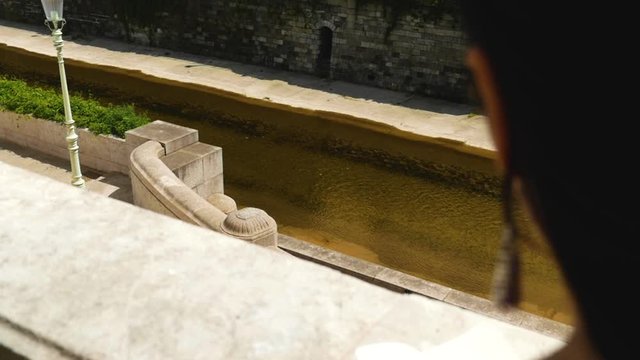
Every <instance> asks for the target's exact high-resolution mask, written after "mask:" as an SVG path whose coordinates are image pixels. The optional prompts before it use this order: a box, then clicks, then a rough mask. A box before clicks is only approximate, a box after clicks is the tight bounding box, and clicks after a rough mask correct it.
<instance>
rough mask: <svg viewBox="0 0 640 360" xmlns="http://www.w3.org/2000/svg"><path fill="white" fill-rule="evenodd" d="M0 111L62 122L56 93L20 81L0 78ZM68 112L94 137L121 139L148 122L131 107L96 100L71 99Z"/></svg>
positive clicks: (80, 97) (60, 101)
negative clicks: (128, 131) (126, 133)
mask: <svg viewBox="0 0 640 360" xmlns="http://www.w3.org/2000/svg"><path fill="white" fill-rule="evenodd" d="M0 109H2V110H8V111H13V112H16V113H19V114H24V115H30V116H33V117H36V118H41V119H46V120H53V121H57V122H64V107H63V105H62V95H61V94H60V92H59V91H56V90H53V89H49V88H43V87H37V86H32V85H29V84H27V83H26V82H24V81H22V80H16V79H11V78H8V77H5V76H2V75H0ZM71 112H72V114H73V119H74V120H75V122H76V126H77V127H79V128H87V129H89V131H91V132H93V133H95V134H111V135H115V136H118V137H124V133H125V132H126V131H127V130H130V129H134V128H137V127H139V126H142V125H144V124H147V123H149V122H150V119H149V117H147V116H146V115H143V114H138V113H136V111H135V108H134V106H133V105H111V104H109V105H106V106H105V105H102V104H100V103H99V102H98V101H97V100H95V99H92V98H86V97H83V96H78V95H74V96H71Z"/></svg>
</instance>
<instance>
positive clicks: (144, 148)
mask: <svg viewBox="0 0 640 360" xmlns="http://www.w3.org/2000/svg"><path fill="white" fill-rule="evenodd" d="M162 155H164V149H163V147H162V145H161V144H160V143H158V142H156V141H147V142H146V143H144V144H142V145H140V146H138V147H136V148H135V149H133V151H132V152H131V156H130V170H131V183H132V188H133V196H134V199H135V203H136V205H138V206H142V207H144V208H147V209H150V210H154V211H156V212H160V213H164V214H165V215H169V216H174V217H177V218H179V219H181V220H184V221H187V222H189V223H192V224H195V225H198V226H202V227H206V228H209V229H213V230H216V231H221V229H222V222H223V221H224V219H225V218H226V217H227V215H226V214H225V213H224V212H222V211H221V210H220V209H218V208H216V207H215V206H213V205H212V204H210V203H209V202H207V201H206V200H205V199H203V198H202V197H200V195H198V194H197V193H195V192H194V191H193V190H191V189H190V188H189V187H188V186H186V185H185V184H184V183H183V182H182V181H181V180H180V179H178V178H177V177H176V176H175V174H174V173H173V172H171V170H169V168H167V166H166V165H165V164H164V163H163V162H162V161H161V160H160V156H162Z"/></svg>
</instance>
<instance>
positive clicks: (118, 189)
mask: <svg viewBox="0 0 640 360" xmlns="http://www.w3.org/2000/svg"><path fill="white" fill-rule="evenodd" d="M80 156H82V155H80ZM0 162H3V163H6V164H9V165H13V166H15V167H19V168H22V169H25V170H29V171H31V172H34V173H38V174H40V175H44V176H46V177H49V178H51V179H54V180H56V181H59V182H62V183H65V184H69V186H71V184H70V183H71V171H69V170H68V169H69V168H70V164H69V161H68V160H63V159H60V158H57V157H55V156H51V155H47V154H44V153H41V152H39V151H37V150H32V149H28V148H24V147H22V146H19V145H15V144H11V143H8V142H5V141H3V140H0ZM82 175H83V177H84V179H85V181H86V186H87V189H88V190H90V191H92V192H95V193H98V194H101V195H104V196H108V197H110V198H113V199H117V200H121V201H125V202H128V203H133V195H132V193H131V180H129V177H128V176H126V175H124V174H117V173H111V174H104V173H99V172H97V171H95V170H93V169H89V168H86V167H83V168H82ZM24 183H25V186H29V179H25V182H24Z"/></svg>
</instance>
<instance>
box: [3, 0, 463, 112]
mask: <svg viewBox="0 0 640 360" xmlns="http://www.w3.org/2000/svg"><path fill="white" fill-rule="evenodd" d="M137 3H139V1H130V2H128V3H127V2H125V1H122V0H120V1H107V0H68V1H67V2H66V3H65V5H66V7H65V17H66V18H67V20H68V25H67V30H70V31H71V33H72V34H73V33H75V34H76V35H78V34H92V35H101V36H108V37H114V38H120V39H127V40H129V41H134V42H139V43H143V44H150V45H154V46H159V47H165V48H168V49H175V50H180V51H186V52H191V53H196V54H202V55H210V56H215V57H220V58H224V59H230V60H235V61H240V62H245V63H252V64H258V65H264V66H269V67H274V68H278V69H284V70H291V71H297V72H304V73H311V74H318V75H321V76H330V77H332V78H334V79H338V80H346V81H350V82H356V83H362V84H367V85H373V86H378V87H383V88H387V89H392V90H400V91H408V92H415V93H419V94H422V95H428V96H434V97H440V98H446V99H450V100H457V101H465V100H466V99H467V95H468V94H467V84H468V82H469V75H468V73H467V71H466V69H465V66H464V63H463V58H464V56H463V55H464V48H465V41H466V40H465V38H464V36H463V35H462V32H461V31H460V29H459V25H458V23H457V22H456V21H455V19H454V18H453V17H452V16H448V15H445V16H444V17H442V18H441V19H440V20H439V21H437V22H436V21H430V20H425V17H426V14H427V13H428V11H429V9H428V8H426V7H424V8H417V9H413V10H412V11H411V15H405V14H400V16H398V17H396V18H395V19H394V18H393V17H392V16H390V14H391V9H389V8H385V7H384V6H382V5H380V4H377V3H376V2H371V1H367V2H366V3H362V4H360V5H358V3H357V0H322V1H318V0H298V1H286V0H270V1H266V0H187V1H183V2H171V1H157V2H156V1H154V2H152V3H151V5H149V4H148V5H146V7H144V10H141V9H142V7H139V8H140V9H138V7H136V5H135V4H137ZM0 17H3V18H6V19H10V20H18V21H26V22H37V23H40V22H41V21H42V20H41V19H42V17H43V15H42V10H41V8H40V1H38V0H4V1H3V2H2V4H0ZM394 23H395V24H394ZM323 27H326V28H327V29H329V30H330V31H328V30H326V29H325V30H324V31H325V34H326V35H327V36H328V37H331V40H332V41H331V44H332V46H331V56H330V57H327V58H326V60H325V61H324V62H323V61H322V60H321V59H319V57H321V54H320V48H321V42H322V38H321V29H322V28H323ZM327 55H328V54H327ZM323 64H324V65H325V66H323ZM323 67H326V68H324V69H323Z"/></svg>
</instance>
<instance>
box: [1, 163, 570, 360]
mask: <svg viewBox="0 0 640 360" xmlns="http://www.w3.org/2000/svg"><path fill="white" fill-rule="evenodd" d="M25 177H29V179H30V181H29V182H30V184H31V186H29V187H27V186H24V183H23V182H22V181H21V180H22V179H24V178H25ZM0 207H1V208H2V209H3V216H2V217H0V343H2V345H4V346H5V347H9V348H11V349H14V350H15V351H17V352H19V353H21V354H23V355H26V356H30V357H35V358H61V359H69V358H74V357H75V358H87V359H127V358H129V359H205V358H206V359H356V358H357V359H360V360H365V359H366V360H368V359H373V358H376V357H372V353H373V354H374V355H376V354H377V355H380V354H381V351H380V349H382V348H383V349H385V351H386V352H387V353H389V352H390V356H389V357H387V358H393V359H409V358H411V357H409V355H408V354H409V353H410V354H414V355H416V354H418V355H420V356H421V357H420V358H425V359H428V358H438V359H443V358H444V359H452V358H456V357H452V356H455V354H459V353H460V351H463V352H465V351H466V352H470V351H472V350H473V354H474V356H473V358H474V359H535V358H538V357H539V356H542V355H544V354H547V353H549V352H550V351H553V350H554V349H555V348H557V347H558V346H560V345H561V342H560V341H558V340H555V339H552V338H549V337H546V336H544V335H540V334H538V333H534V332H531V331H528V330H524V329H521V328H517V327H514V326H511V325H508V324H505V323H502V322H500V321H497V320H493V319H489V318H486V317H484V316H481V315H477V314H474V313H471V312H469V311H465V310H462V309H459V308H457V307H454V306H451V305H447V304H444V303H442V302H439V301H434V300H429V299H426V298H423V297H418V296H415V295H400V294H396V293H392V292H389V291H387V290H384V289H381V288H379V287H376V286H372V285H369V284H366V283H364V282H361V281H359V280H357V279H354V278H352V277H348V276H344V275H342V274H340V273H338V272H335V271H332V270H330V269H327V268H325V267H321V266H318V265H315V264H311V263H308V262H304V261H301V260H297V259H295V258H292V257H288V256H282V255H280V254H278V253H275V252H271V251H267V250H265V249H261V248H259V247H256V246H250V245H248V244H245V243H243V242H240V241H237V240H235V239H230V238H226V237H224V236H222V235H220V234H217V233H214V232H211V231H208V230H206V229H202V228H199V227H195V226H191V225H189V224H186V223H183V222H180V221H177V220H174V219H168V218H166V217H162V216H159V215H156V214H153V213H151V212H148V211H145V210H143V209H140V208H136V207H134V206H131V205H128V204H124V203H122V202H116V201H113V200H111V199H107V198H105V197H102V196H99V195H96V194H92V193H90V192H86V191H79V190H78V189H75V188H73V187H71V186H68V185H64V184H60V183H57V182H53V181H51V180H49V179H47V178H44V177H41V176H39V175H36V174H32V173H28V172H25V171H24V170H20V169H16V168H14V167H11V166H8V165H5V164H1V163H0ZM34 344H37V346H34ZM372 349H373V351H371V350H372ZM403 354H404V356H403ZM436 356H437V357H436ZM378 358H379V357H378ZM413 358H415V357H413Z"/></svg>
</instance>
